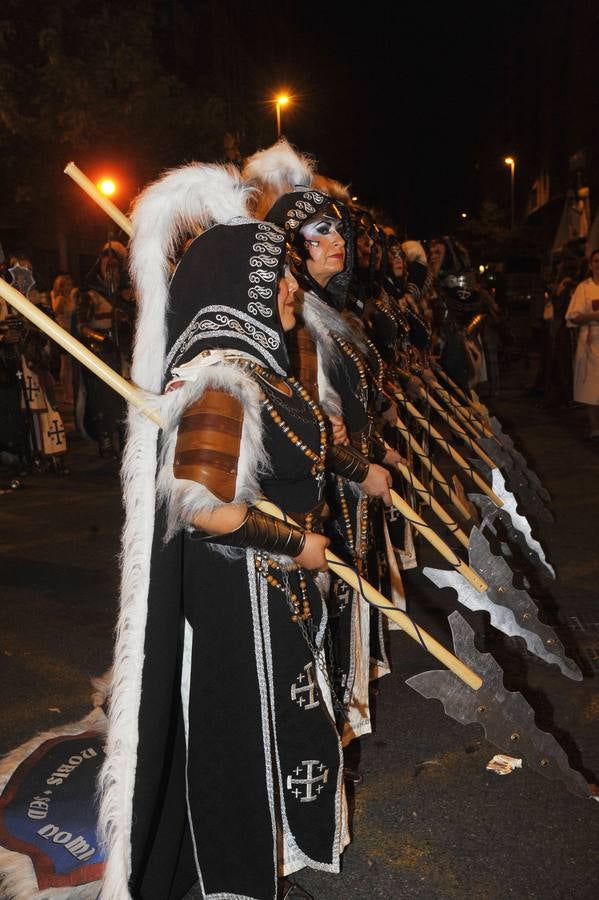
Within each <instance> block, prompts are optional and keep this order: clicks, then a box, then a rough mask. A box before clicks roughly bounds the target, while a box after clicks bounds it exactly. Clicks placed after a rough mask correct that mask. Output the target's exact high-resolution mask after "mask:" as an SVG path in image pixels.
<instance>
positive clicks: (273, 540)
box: [192, 506, 306, 557]
mask: <svg viewBox="0 0 599 900" xmlns="http://www.w3.org/2000/svg"><path fill="white" fill-rule="evenodd" d="M195 536H196V535H192V537H195ZM197 537H198V538H201V539H202V540H204V541H206V542H207V543H210V544H222V545H223V546H224V547H241V548H245V547H251V548H252V549H253V550H265V551H266V552H267V553H279V554H284V555H286V556H293V557H295V556H299V555H300V553H301V552H302V550H303V549H304V545H305V543H306V533H305V532H304V531H302V530H301V528H297V527H296V526H295V525H290V524H288V523H287V522H281V521H280V520H279V519H273V518H272V516H267V515H265V514H264V513H263V512H261V511H260V510H259V509H256V508H255V507H253V506H252V507H250V508H249V509H248V512H247V515H246V517H245V519H244V520H243V522H242V523H241V525H240V526H239V528H236V529H235V531H229V532H228V533H227V534H213V535H210V536H209V537H205V536H204V535H202V534H198V535H197Z"/></svg>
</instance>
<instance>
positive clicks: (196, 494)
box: [156, 365, 270, 541]
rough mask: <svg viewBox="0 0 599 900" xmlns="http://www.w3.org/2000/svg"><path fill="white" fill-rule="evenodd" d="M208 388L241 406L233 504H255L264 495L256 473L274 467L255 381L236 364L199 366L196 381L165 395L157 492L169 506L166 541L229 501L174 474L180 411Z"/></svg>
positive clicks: (160, 498) (162, 402)
mask: <svg viewBox="0 0 599 900" xmlns="http://www.w3.org/2000/svg"><path fill="white" fill-rule="evenodd" d="M207 389H211V390H215V389H216V390H223V391H226V392H227V393H229V394H232V395H233V396H234V397H236V398H237V399H238V400H239V401H240V403H241V405H242V407H243V427H242V434H241V444H240V454H239V463H238V468H237V482H236V489H235V497H234V499H233V503H247V504H249V505H252V504H254V503H255V502H256V501H257V500H258V499H259V498H260V496H261V491H260V486H259V483H258V476H259V474H264V473H266V472H268V471H269V469H270V460H269V459H268V456H267V454H266V451H265V449H264V444H263V439H262V419H261V415H260V404H261V398H260V390H259V388H258V386H257V384H256V383H255V382H254V381H253V380H252V378H251V377H250V376H249V375H247V374H246V373H244V371H243V370H242V369H241V368H240V367H238V366H234V365H218V366H207V367H205V368H202V369H201V370H199V371H198V373H197V377H196V379H195V380H194V381H187V382H185V383H184V384H183V386H182V387H180V388H177V389H175V390H172V391H170V392H169V393H167V394H165V395H164V396H163V398H162V401H161V408H160V413H161V418H162V423H163V432H162V440H161V448H160V458H159V464H158V479H157V483H156V491H157V498H158V501H159V503H164V504H165V505H166V509H167V532H166V535H165V540H166V541H169V540H170V539H171V538H172V537H173V535H175V534H176V533H177V532H178V531H180V529H181V528H184V527H186V526H188V525H189V523H190V522H191V521H192V520H193V518H194V516H196V515H197V514H198V513H200V512H208V511H211V510H214V509H216V508H217V507H220V506H223V505H225V504H223V501H222V500H219V499H218V498H217V497H215V495H214V494H213V493H212V492H211V491H209V490H208V488H206V487H205V486H204V485H202V484H199V483H198V482H195V481H189V480H187V479H184V478H175V476H174V474H173V463H174V459H175V447H176V443H177V429H178V425H179V422H180V420H181V416H182V415H183V413H184V411H185V410H186V409H187V408H188V407H189V406H190V405H191V404H192V403H194V402H195V401H196V400H198V399H199V398H200V397H201V395H202V394H203V393H204V391H205V390H207Z"/></svg>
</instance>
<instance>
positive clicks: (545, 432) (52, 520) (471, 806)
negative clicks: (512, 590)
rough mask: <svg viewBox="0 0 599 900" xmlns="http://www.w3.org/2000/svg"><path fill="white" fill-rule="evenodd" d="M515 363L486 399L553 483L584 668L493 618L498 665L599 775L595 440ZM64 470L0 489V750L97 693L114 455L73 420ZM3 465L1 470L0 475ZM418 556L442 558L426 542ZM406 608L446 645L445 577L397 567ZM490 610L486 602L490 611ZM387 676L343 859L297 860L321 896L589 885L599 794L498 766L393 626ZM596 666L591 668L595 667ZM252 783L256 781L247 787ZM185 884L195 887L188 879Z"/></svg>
mask: <svg viewBox="0 0 599 900" xmlns="http://www.w3.org/2000/svg"><path fill="white" fill-rule="evenodd" d="M529 377H530V376H529V374H528V373H526V372H525V371H524V370H523V369H522V367H521V364H520V365H517V366H515V367H514V368H513V369H512V370H511V371H510V372H509V373H508V374H507V376H506V378H505V387H504V389H503V392H502V394H501V396H500V397H499V398H497V399H495V400H493V403H492V408H493V411H494V412H496V414H497V415H498V417H499V418H500V420H501V421H502V423H503V425H504V428H505V430H506V431H508V432H509V433H510V434H511V435H512V437H513V438H514V439H515V440H516V442H517V446H518V447H519V449H521V450H522V451H523V452H524V453H525V455H526V456H527V458H528V459H529V462H530V463H531V464H532V465H533V467H534V468H535V470H536V471H537V472H538V474H539V475H540V476H541V478H542V480H543V482H544V484H545V485H546V487H547V488H548V489H549V491H550V492H551V494H552V508H553V510H554V512H555V516H556V522H555V524H554V525H553V526H551V527H544V529H543V530H542V531H539V530H537V531H536V534H537V535H539V534H542V537H543V543H544V547H545V550H546V553H547V556H548V558H549V560H550V561H551V562H552V563H553V565H554V566H555V568H556V570H557V573H558V580H557V581H556V582H550V581H548V580H546V579H542V580H537V581H536V583H535V585H534V587H535V592H536V597H537V598H538V599H540V602H541V606H542V609H543V610H544V612H543V617H544V618H545V619H546V621H548V622H550V623H551V624H553V625H554V626H556V628H557V630H558V633H559V635H560V637H561V638H562V640H564V641H566V642H567V643H568V645H569V647H571V648H572V652H575V653H576V654H577V660H578V662H579V664H580V665H581V667H582V668H583V670H584V673H585V678H584V680H583V681H582V682H579V683H577V682H574V681H570V680H568V679H566V678H564V677H562V676H561V675H560V673H559V671H558V670H557V669H556V668H555V667H550V666H548V665H546V664H544V663H539V662H537V661H536V660H534V659H533V658H532V657H530V656H529V655H528V654H527V653H525V652H524V653H523V652H522V645H521V643H520V642H519V641H516V640H512V641H508V640H504V639H503V638H500V637H499V636H495V635H493V633H492V631H491V630H490V629H489V627H488V626H487V625H486V623H485V622H484V621H482V620H481V618H480V616H479V619H478V620H477V619H476V617H473V616H472V615H468V614H466V617H467V618H469V620H470V621H478V624H482V625H483V629H484V630H485V632H486V638H485V649H490V650H491V651H492V652H493V654H494V655H495V656H496V657H497V658H498V659H500V660H501V662H502V665H503V666H504V668H505V670H506V677H505V681H506V684H507V685H508V686H509V687H510V688H511V689H512V690H521V691H522V692H523V693H524V694H525V696H526V697H527V698H528V700H529V701H530V703H531V704H532V706H533V707H534V709H535V712H536V716H537V723H538V725H539V726H540V727H542V728H544V729H546V730H548V731H550V732H551V733H552V734H554V735H555V736H557V737H558V739H559V740H560V742H561V744H562V746H563V747H564V748H565V749H566V750H567V752H568V754H569V757H570V761H571V763H572V765H573V766H575V767H576V768H577V769H579V770H581V771H583V772H584V773H585V776H586V778H587V780H589V781H597V780H599V692H598V690H597V680H596V675H597V673H598V672H599V588H598V585H599V562H598V560H599V555H598V553H597V538H598V535H599V529H598V527H597V526H598V505H599V478H598V476H599V449H598V448H596V447H594V446H592V445H591V444H590V443H589V442H588V440H587V435H586V423H585V421H584V415H583V411H582V410H580V409H563V410H556V411H547V410H544V409H542V408H541V406H540V404H539V402H538V401H537V399H536V398H534V397H531V396H530V395H529V394H528V393H527V391H526V387H525V385H526V380H527V378H529ZM71 446H72V450H71V452H70V455H69V465H70V468H71V473H70V474H69V475H64V476H63V475H56V474H45V475H40V476H30V477H28V478H27V479H26V486H25V487H24V489H23V490H21V491H15V492H11V493H4V494H2V495H0V512H1V515H0V523H1V524H0V529H1V531H0V537H1V540H2V544H1V547H0V554H1V555H0V596H1V598H2V602H1V604H0V677H1V683H2V688H3V690H2V701H1V711H2V718H1V720H0V721H1V726H0V752H1V753H5V752H7V751H8V750H10V749H11V748H13V747H15V746H17V745H18V744H20V743H22V742H23V741H25V740H27V739H28V738H30V737H31V736H32V735H33V734H34V733H35V732H36V731H39V730H44V729H47V728H50V727H55V726H57V725H59V724H61V723H66V722H69V721H73V720H75V719H77V718H79V717H81V716H83V715H84V714H85V713H86V712H87V711H89V709H90V699H89V698H90V694H91V686H90V682H89V679H90V677H91V676H93V675H99V674H101V673H102V672H103V671H104V670H105V669H106V668H107V667H108V666H109V664H110V656H111V643H112V632H113V628H114V624H115V614H116V591H117V584H118V570H117V569H118V566H117V557H118V551H119V537H118V534H119V528H120V520H121V505H120V497H119V484H118V476H117V472H116V468H115V465H114V464H112V463H108V462H104V461H102V460H100V459H98V457H97V456H96V454H95V450H94V448H92V447H90V446H89V445H87V444H85V443H84V442H83V441H82V440H81V439H79V438H77V437H76V436H74V435H72V442H71ZM3 472H4V470H3V469H0V481H5V480H7V479H6V478H3V477H2V476H3ZM422 558H424V559H425V560H426V562H427V564H429V565H435V566H437V567H441V566H440V565H439V559H438V558H435V557H434V556H433V555H432V553H430V552H429V551H428V550H427V549H426V548H423V550H422ZM406 583H407V590H408V596H409V599H410V613H411V615H412V616H413V617H414V618H415V619H416V620H417V621H418V622H419V623H421V624H422V625H423V626H424V627H425V628H427V629H428V630H430V631H432V632H433V633H435V634H436V635H437V636H438V637H439V638H440V639H442V640H444V642H445V643H447V644H448V643H449V632H448V630H447V627H446V624H445V618H446V614H447V612H449V610H450V608H451V606H450V605H449V604H448V600H447V597H446V596H445V594H444V593H443V592H440V591H438V590H436V589H433V588H432V587H431V586H430V585H428V584H426V583H425V582H424V581H423V579H422V578H421V577H420V576H418V575H416V574H414V573H410V574H408V575H407V576H406ZM483 618H484V617H483ZM390 651H391V657H392V663H393V672H392V674H391V675H389V676H387V677H385V678H384V679H381V681H380V683H379V686H378V693H377V695H376V697H375V698H374V702H375V708H376V731H375V733H374V734H373V735H370V736H368V737H366V738H364V739H363V740H362V741H361V742H360V747H359V748H358V749H357V751H356V755H357V756H359V757H360V758H359V760H357V759H355V760H354V762H356V763H358V764H359V769H360V771H361V773H362V774H363V776H364V780H363V783H362V784H360V785H358V786H357V787H356V788H355V789H353V790H352V791H351V796H350V802H351V810H352V837H353V840H352V843H351V845H350V846H349V847H348V848H347V850H346V851H345V853H344V856H343V866H342V872H341V874H340V875H331V874H328V873H324V872H313V871H307V870H304V871H303V872H301V873H298V874H297V876H296V877H297V880H298V881H299V882H300V883H301V884H302V885H303V886H304V887H305V888H306V889H307V890H309V891H310V892H311V893H312V894H313V895H314V897H316V898H318V900H333V898H334V900H338V898H343V900H345V898H347V900H350V898H356V900H367V898H387V900H391V898H393V900H394V898H419V900H420V898H421V900H433V898H435V900H437V898H439V900H445V898H447V900H450V898H458V897H459V898H462V900H499V898H502V900H503V898H506V897H513V898H518V900H521V898H543V900H558V898H580V900H586V898H588V900H596V898H597V897H599V873H598V867H597V848H598V845H599V803H595V802H593V801H590V800H586V801H585V800H581V799H578V798H577V797H574V796H572V795H570V794H569V793H568V792H567V791H566V790H565V789H564V787H563V786H562V785H561V784H559V783H556V782H552V781H549V780H547V779H545V778H543V777H542V776H541V775H540V774H539V773H537V772H535V771H532V770H530V769H529V768H527V767H526V766H525V767H524V768H522V769H521V770H516V771H515V772H513V773H512V774H511V775H508V776H505V777H500V776H497V775H495V774H493V773H491V772H488V771H486V769H485V766H486V764H487V762H488V761H489V760H490V759H491V757H492V756H493V754H494V753H495V752H496V749H495V748H494V747H492V746H491V745H490V744H488V743H487V741H486V740H485V738H484V735H483V732H482V730H481V728H480V727H479V726H478V725H469V726H461V725H459V724H458V723H457V722H455V721H454V720H453V719H451V718H448V717H447V716H446V715H445V714H444V712H443V709H442V706H441V704H440V703H438V702H437V701H430V700H425V699H424V698H423V697H421V696H420V695H419V694H417V693H415V692H414V691H413V690H412V689H410V688H409V687H408V686H407V685H406V684H405V679H406V678H408V677H409V676H411V675H413V674H415V673H416V672H421V671H426V670H427V669H432V668H437V667H438V666H437V665H436V664H435V661H434V660H433V659H432V658H431V657H428V656H427V655H426V654H425V653H424V652H423V651H422V649H421V648H420V647H419V646H418V645H417V644H415V643H414V642H412V641H411V640H409V639H408V638H407V637H406V636H405V635H403V634H401V633H400V632H394V633H393V634H392V635H391V639H390ZM593 676H595V677H593ZM248 787H249V786H248ZM190 896H191V895H190Z"/></svg>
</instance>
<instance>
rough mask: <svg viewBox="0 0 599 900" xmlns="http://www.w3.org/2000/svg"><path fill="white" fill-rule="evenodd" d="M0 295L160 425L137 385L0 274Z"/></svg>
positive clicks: (157, 417) (155, 413)
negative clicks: (126, 379) (99, 356)
mask: <svg viewBox="0 0 599 900" xmlns="http://www.w3.org/2000/svg"><path fill="white" fill-rule="evenodd" d="M0 296H1V297H3V298H4V300H6V302H7V303H10V305H11V306H12V307H13V308H14V309H16V310H17V312H20V313H21V315H23V316H25V318H26V319H29V321H30V322H33V324H34V325H36V326H37V327H38V328H39V329H40V331H43V332H44V334H47V335H48V337H51V338H52V340H53V341H56V343H57V344H60V346H61V347H62V348H63V349H64V350H66V351H67V353H70V354H71V355H72V356H74V357H75V359H76V360H78V362H80V363H81V364H82V365H84V366H86V367H87V368H88V369H89V370H90V372H93V373H94V375H97V376H98V378H100V379H101V380H102V381H104V382H105V383H106V384H107V385H108V386H109V387H111V388H112V389H113V390H114V391H116V392H117V394H120V395H121V397H123V398H124V399H125V400H126V401H127V403H131V404H132V405H133V406H135V407H136V408H137V409H139V410H140V411H141V412H142V413H143V414H144V415H145V416H147V417H148V418H149V419H152V421H153V422H155V423H156V424H157V425H160V417H159V415H158V413H157V412H156V410H155V409H152V408H151V407H150V406H148V404H147V401H146V398H145V396H144V394H143V393H142V391H140V390H139V388H136V387H135V386H134V385H132V384H130V383H129V382H128V381H125V379H124V378H123V377H122V376H121V375H119V374H118V372H115V371H114V369H111V368H110V366H107V365H106V363H105V362H103V360H101V359H99V358H98V357H97V356H96V355H95V354H94V353H92V352H91V350H88V348H87V347H86V346H85V345H84V344H82V343H81V341H78V340H77V338H76V337H73V335H72V334H69V332H68V331H65V330H64V328H61V327H60V325H59V324H58V323H57V322H55V321H54V320H53V319H51V318H50V316H47V315H46V313H44V312H42V310H41V309H38V307H37V306H35V304H33V303H32V302H31V300H28V299H27V297H25V296H24V295H23V294H22V293H21V292H20V291H17V289H16V288H14V287H13V286H12V285H10V284H7V282H6V281H4V280H3V279H2V278H0Z"/></svg>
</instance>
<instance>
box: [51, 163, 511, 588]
mask: <svg viewBox="0 0 599 900" xmlns="http://www.w3.org/2000/svg"><path fill="white" fill-rule="evenodd" d="M64 172H65V174H66V175H69V176H70V177H71V178H72V179H73V180H74V181H75V182H76V183H77V184H78V185H79V186H80V187H81V188H82V189H83V190H84V191H85V193H86V194H88V196H89V197H91V198H92V199H93V200H95V201H96V202H97V203H98V204H99V205H100V206H101V207H102V209H104V211H105V212H106V213H107V214H108V215H109V216H111V217H112V218H113V220H114V221H115V222H116V224H117V225H120V226H121V227H122V223H123V221H125V222H126V223H127V229H125V230H126V231H127V234H128V235H129V237H131V236H132V234H133V227H132V224H131V221H130V220H129V219H128V218H127V217H126V216H125V215H124V214H123V213H122V212H121V211H120V210H119V209H118V207H116V206H115V205H114V203H111V202H110V201H108V202H107V203H105V202H104V201H105V199H106V198H105V197H103V195H102V194H101V193H100V191H99V190H98V189H97V188H96V186H95V185H94V184H93V182H92V181H90V179H89V178H88V177H87V176H86V175H84V173H83V172H82V171H81V169H79V168H78V167H77V166H76V165H75V163H73V162H71V163H69V164H68V165H67V166H66V168H65V170H64ZM154 421H155V420H154ZM406 472H407V473H408V474H407V475H405V476H404V477H406V478H407V480H410V479H411V478H412V477H413V476H412V473H411V472H410V471H409V470H408V469H406ZM402 474H403V473H402ZM481 481H482V479H481ZM414 483H415V482H414ZM482 483H483V484H484V482H482ZM479 486H480V485H479ZM421 487H422V489H423V490H424V491H426V489H425V488H424V485H421ZM391 493H392V496H393V505H394V506H395V508H396V509H397V510H399V512H401V513H402V515H404V516H405V517H406V518H407V519H408V520H409V521H410V522H411V523H412V524H413V525H414V526H415V527H416V528H417V530H418V531H419V532H420V533H421V534H422V535H423V536H424V537H425V538H426V539H427V540H428V541H429V543H431V544H432V545H433V546H434V547H435V549H436V550H438V552H439V553H440V554H441V555H442V556H443V557H444V558H445V560H446V561H447V562H448V563H449V564H450V565H451V566H453V568H454V569H455V570H456V571H458V572H459V573H460V574H461V575H463V577H464V578H465V579H466V580H467V581H468V582H469V583H470V584H471V585H472V586H473V587H474V588H475V589H476V590H477V591H478V592H479V593H481V594H482V593H484V592H485V591H486V590H488V585H487V584H486V582H485V581H484V580H483V579H482V578H481V577H480V575H478V574H477V573H476V572H474V571H473V570H472V569H471V568H470V567H469V566H468V565H466V563H464V562H463V560H461V559H460V558H459V557H458V556H457V555H456V554H455V553H454V552H453V550H451V548H450V547H449V546H448V545H447V544H446V543H445V542H444V541H443V540H442V539H441V538H440V537H439V536H438V535H437V534H436V532H435V531H434V530H433V529H432V528H431V526H430V525H427V523H426V522H425V521H424V520H423V519H422V518H421V517H420V516H419V515H418V513H416V511H415V510H413V509H412V507H411V506H409V504H408V503H406V502H405V500H403V499H402V498H401V497H400V496H399V494H397V493H396V492H395V491H392V492H391ZM497 500H498V503H497V505H498V506H502V505H503V504H502V502H501V500H500V499H499V498H497ZM449 518H450V517H448V519H449ZM446 524H447V523H446ZM453 524H455V523H453ZM462 543H463V541H462ZM464 546H468V544H467V539H466V544H465V545H464Z"/></svg>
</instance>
